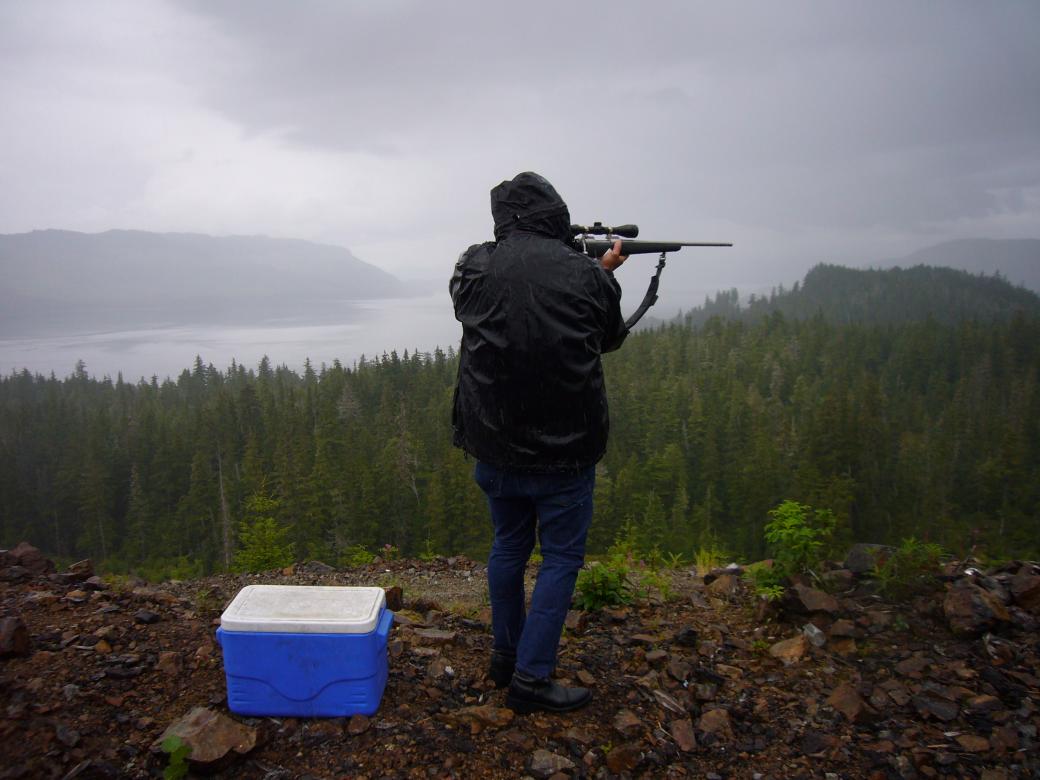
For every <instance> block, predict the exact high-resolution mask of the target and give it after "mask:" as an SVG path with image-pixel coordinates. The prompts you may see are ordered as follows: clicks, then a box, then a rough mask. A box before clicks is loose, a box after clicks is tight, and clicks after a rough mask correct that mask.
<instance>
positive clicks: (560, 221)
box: [450, 173, 627, 473]
mask: <svg viewBox="0 0 1040 780" xmlns="http://www.w3.org/2000/svg"><path fill="white" fill-rule="evenodd" d="M491 211H492V215H493V216H494V219H495V241H494V242H489V243H484V244H476V245H474V246H471V247H470V248H469V249H467V250H466V251H465V252H463V253H462V255H461V256H460V257H459V260H458V263H456V266H455V273H454V275H453V276H452V279H451V285H450V289H451V296H452V300H453V302H454V304H455V317H456V319H458V320H459V322H461V323H462V326H463V328H462V344H461V348H460V364H459V377H458V385H457V387H456V390H455V399H454V404H453V410H452V424H453V427H454V441H455V444H456V446H459V447H462V448H463V449H464V450H466V451H467V452H468V453H470V454H471V455H473V456H474V457H476V458H477V459H478V460H481V461H484V462H486V463H489V464H491V465H492V466H495V467H497V468H500V469H507V470H513V471H520V472H530V473H564V472H570V471H576V470H579V469H581V468H584V467H587V466H590V465H592V464H594V463H596V462H597V461H598V460H599V459H600V458H601V457H603V453H604V452H605V450H606V444H607V433H608V429H609V418H608V412H607V396H606V389H605V386H604V381H603V367H602V364H601V362H600V355H601V354H603V353H604V352H609V351H611V350H614V349H617V348H618V347H620V346H621V343H622V342H623V341H624V339H625V336H626V335H627V330H626V329H625V327H624V322H623V319H622V317H621V309H620V301H621V288H620V286H619V285H618V283H617V282H616V281H615V280H614V277H613V275H612V274H609V273H607V272H606V271H604V270H603V268H602V267H601V266H600V264H599V262H598V261H596V260H593V259H592V258H589V257H587V256H586V255H584V254H582V253H580V252H578V251H576V250H575V249H573V248H572V247H571V245H570V243H569V242H570V238H571V235H570V229H569V228H570V214H569V212H568V210H567V206H566V204H565V203H564V202H563V200H562V199H561V198H560V196H559V195H558V194H557V193H556V190H555V189H553V187H552V185H551V184H549V182H547V181H546V180H545V179H543V178H542V177H540V176H538V175H537V174H532V173H525V174H520V175H519V176H517V177H516V178H514V179H513V180H511V181H507V182H502V183H501V184H500V185H498V186H497V187H495V188H494V189H493V190H492V191H491Z"/></svg>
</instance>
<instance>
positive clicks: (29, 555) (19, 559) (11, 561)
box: [6, 542, 54, 576]
mask: <svg viewBox="0 0 1040 780" xmlns="http://www.w3.org/2000/svg"><path fill="white" fill-rule="evenodd" d="M6 559H7V561H8V565H9V566H21V567H22V568H23V569H25V570H26V571H28V572H29V573H30V574H32V575H34V576H36V575H41V574H51V573H53V572H54V561H52V560H50V559H48V558H45V557H44V556H43V553H41V552H40V551H39V550H37V549H36V548H35V547H33V546H32V545H31V544H29V543H28V542H20V543H19V544H18V546H17V547H15V548H14V549H13V550H8V551H7V555H6Z"/></svg>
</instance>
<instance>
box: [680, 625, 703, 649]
mask: <svg viewBox="0 0 1040 780" xmlns="http://www.w3.org/2000/svg"><path fill="white" fill-rule="evenodd" d="M674 641H675V643H676V644H677V645H682V646H683V647H696V646H697V643H698V642H699V641H700V635H699V634H698V633H697V629H695V628H682V629H679V632H678V633H677V634H676V635H675V640H674Z"/></svg>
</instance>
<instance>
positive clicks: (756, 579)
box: [744, 562, 784, 601]
mask: <svg viewBox="0 0 1040 780" xmlns="http://www.w3.org/2000/svg"><path fill="white" fill-rule="evenodd" d="M744 579H746V580H748V581H750V582H751V587H752V589H753V590H754V592H755V595H756V596H761V597H762V598H764V599H766V600H767V601H776V600H777V599H780V598H782V597H783V595H784V577H783V576H782V575H781V574H780V573H779V571H777V569H776V568H775V567H773V566H770V565H768V564H766V563H762V562H759V563H752V564H750V565H749V566H746V567H744Z"/></svg>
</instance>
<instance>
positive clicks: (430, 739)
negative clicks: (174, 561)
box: [0, 545, 1040, 780]
mask: <svg viewBox="0 0 1040 780" xmlns="http://www.w3.org/2000/svg"><path fill="white" fill-rule="evenodd" d="M0 559H2V560H0V564H2V565H0V656H2V658H0V756H2V757H3V759H2V761H0V778H23V777H24V778H120V777H130V778H139V777H161V776H163V772H164V770H167V769H168V768H169V769H171V770H173V773H174V776H176V775H177V768H178V766H179V765H180V762H179V761H178V760H177V759H176V758H174V759H173V760H172V761H171V758H170V756H168V755H167V754H166V753H163V752H162V751H161V750H159V748H158V742H159V741H160V740H161V738H162V737H163V735H164V733H166V732H167V731H168V730H172V731H177V732H178V733H179V734H181V735H182V737H183V741H184V742H185V743H189V744H191V745H192V748H193V753H192V760H191V761H190V762H189V764H188V768H189V771H190V772H192V773H206V774H210V775H215V776H217V777H226V778H232V777H234V778H266V779H267V780H277V779H280V778H306V777H313V778H332V777H366V778H373V779H374V778H384V777H391V778H394V777H401V778H412V777H415V778H448V777H451V778H456V777H457V778H497V777H502V778H507V777H508V778H512V777H523V776H525V775H526V776H531V777H536V778H547V777H553V778H565V777H596V778H609V777H698V778H761V779H762V780H765V779H766V778H772V779H773V780H779V779H780V778H798V777H819V778H878V779H881V778H916V777H929V778H933V777H970V778H986V779H987V780H997V779H998V778H1014V777H1037V776H1040V739H1038V735H1037V728H1038V726H1040V679H1038V677H1037V660H1038V657H1040V646H1038V633H1037V621H1036V615H1037V614H1038V611H1040V567H1038V566H1036V565H1034V564H1015V565H1013V566H1008V567H1004V568H1003V569H1001V570H997V571H990V572H986V573H983V572H979V571H973V570H968V571H964V567H963V566H962V567H960V569H959V570H958V571H956V572H953V573H951V574H950V576H949V577H947V580H948V581H947V582H946V583H945V590H940V591H938V592H937V593H935V594H931V595H929V596H927V597H918V598H917V599H916V600H914V601H912V602H910V603H903V604H890V603H886V602H885V601H883V600H881V599H880V598H879V597H878V596H877V595H876V594H875V593H874V590H873V588H872V587H870V586H869V583H866V582H865V581H864V580H861V579H859V578H857V577H856V576H855V575H854V574H852V573H851V572H845V571H843V570H839V572H838V573H834V572H832V573H831V574H832V575H833V576H830V578H829V581H830V583H831V587H830V588H829V590H830V591H831V592H830V593H824V592H822V591H818V590H814V589H812V588H809V587H806V586H801V587H799V588H796V589H792V590H791V591H790V593H789V596H788V599H787V601H786V602H784V603H783V605H782V607H781V606H777V605H773V606H771V607H770V606H768V605H767V604H766V602H763V601H761V600H758V599H756V598H754V597H753V596H752V595H751V594H750V593H749V592H748V591H747V589H746V587H745V585H744V584H743V581H742V580H741V578H740V577H739V576H738V573H737V572H734V571H719V572H712V573H710V574H709V575H708V576H706V577H703V578H702V577H698V576H694V574H693V573H692V572H689V571H677V572H674V573H672V574H671V586H670V589H671V591H672V593H671V594H669V595H671V598H670V599H667V600H664V599H661V598H659V597H654V598H643V599H640V600H639V601H638V602H637V603H636V604H634V605H632V606H628V607H624V608H620V609H613V610H605V611H601V612H596V613H581V612H574V613H571V615H570V616H569V618H568V628H567V630H566V632H565V637H564V639H563V644H562V648H561V656H560V666H559V672H558V676H559V677H561V678H563V679H564V680H565V681H571V682H573V683H575V684H583V685H587V686H589V687H591V688H592V689H593V691H594V694H595V698H594V700H593V703H592V704H591V705H589V706H588V707H587V708H585V709H583V710H581V711H579V712H576V713H572V714H570V715H566V716H557V715H528V716H514V715H513V713H512V712H511V711H510V710H508V709H505V693H504V692H503V691H496V690H495V689H494V687H493V686H492V685H491V684H490V682H489V681H488V680H487V679H486V678H485V675H484V671H485V666H486V662H487V658H488V654H489V651H490V645H491V637H490V634H489V630H488V625H487V621H488V614H487V613H488V610H487V607H486V585H485V579H484V571H483V568H482V566H481V565H479V564H476V563H474V562H472V561H470V560H467V559H464V558H450V559H443V558H441V559H437V560H435V561H430V562H418V561H395V562H393V563H379V564H375V565H372V566H369V567H365V568H361V569H354V570H349V571H341V570H333V569H330V568H329V567H326V566H324V565H323V564H317V563H312V564H303V565H299V566H297V567H294V568H293V569H292V570H289V571H286V572H282V573H272V574H270V575H267V576H239V577H236V576H220V577H211V578H207V579H204V580H199V581H193V582H184V583H164V584H162V585H146V584H145V583H142V582H135V581H132V580H131V581H119V580H114V579H108V580H105V579H102V578H99V577H96V576H94V573H93V571H92V569H91V566H90V564H89V562H83V563H81V564H77V565H76V566H74V567H72V568H71V569H70V570H69V571H66V572H60V573H55V572H54V571H53V565H52V564H50V562H49V561H46V560H45V559H44V558H43V557H42V556H40V555H39V554H38V553H35V551H32V550H31V548H28V547H27V546H24V545H22V546H19V547H18V548H16V549H15V550H12V551H10V552H7V553H2V554H0ZM531 573H532V574H533V571H532V572H531ZM258 582H265V583H282V584H326V585H327V584H343V585H354V584H368V585H375V584H378V585H381V586H383V587H387V588H388V589H390V590H389V593H388V599H389V603H390V604H391V606H392V607H398V608H399V609H398V618H399V621H398V623H397V624H396V625H395V627H394V629H393V631H392V634H391V638H390V644H389V648H388V652H389V657H390V658H389V670H390V671H389V681H388V683H387V687H386V692H385V695H384V698H383V702H382V706H381V708H380V710H379V712H378V713H377V714H376V715H375V716H373V717H371V718H365V717H361V716H356V717H354V718H349V719H347V718H341V719H295V718H243V717H239V716H237V715H234V714H232V713H229V712H228V709H227V705H226V697H225V682H224V672H223V667H222V663H221V653H220V648H219V646H218V645H217V644H216V643H215V641H214V630H215V628H216V625H217V624H218V623H219V616H220V613H221V611H222V610H223V608H224V606H225V605H226V604H227V603H228V602H229V601H230V600H231V598H233V597H234V595H235V594H236V593H237V592H238V590H239V589H240V588H241V587H242V586H244V585H247V584H253V583H258ZM395 588H400V590H399V591H398V590H395ZM397 601H402V602H403V603H394V602H397ZM189 715H190V718H189V717H188V716H189Z"/></svg>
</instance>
